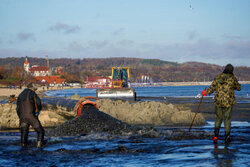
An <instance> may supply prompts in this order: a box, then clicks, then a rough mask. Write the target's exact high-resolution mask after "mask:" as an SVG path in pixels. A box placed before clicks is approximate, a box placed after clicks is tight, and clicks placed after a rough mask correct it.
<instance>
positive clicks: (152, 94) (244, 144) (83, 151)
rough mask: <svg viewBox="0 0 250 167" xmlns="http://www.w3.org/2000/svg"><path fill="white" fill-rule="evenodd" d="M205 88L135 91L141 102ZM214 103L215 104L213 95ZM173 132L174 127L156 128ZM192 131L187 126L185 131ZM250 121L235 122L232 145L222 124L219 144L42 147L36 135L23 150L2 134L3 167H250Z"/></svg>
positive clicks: (73, 140) (161, 141) (16, 137)
mask: <svg viewBox="0 0 250 167" xmlns="http://www.w3.org/2000/svg"><path fill="white" fill-rule="evenodd" d="M204 89H205V86H164V87H135V91H136V93H137V96H138V98H139V99H140V100H156V99H161V100H164V99H168V98H187V99H190V101H191V99H194V98H199V97H200V94H201V92H202V90H204ZM95 92H96V90H95V89H85V88H81V89H67V90H56V91H49V92H46V94H47V95H49V96H57V97H70V96H73V95H74V94H78V95H80V96H83V97H84V96H95V95H96V94H95ZM249 94H250V85H242V91H239V92H238V91H236V97H237V103H250V102H249V99H250V97H249ZM209 100H213V95H211V96H210V98H209ZM154 128H163V129H164V128H165V129H170V130H171V129H172V128H170V127H154ZM180 128H181V129H182V130H186V129H185V128H186V127H180ZM213 128H214V121H211V120H209V121H207V122H206V125H204V126H201V127H194V129H193V131H205V132H208V133H212V132H213ZM249 129H250V122H247V121H233V122H232V130H231V133H232V141H231V143H230V144H225V143H224V138H223V135H222V134H224V128H223V124H222V131H221V135H222V136H221V137H220V138H219V141H218V144H213V142H212V140H211V139H210V138H207V139H192V140H191V139H183V140H181V139H180V140H169V139H168V138H165V137H159V138H157V137H156V138H148V137H134V136H132V137H122V136H121V137H116V138H111V139H110V138H106V137H105V136H103V135H101V134H89V135H84V136H75V137H66V136H65V137H55V138H50V139H46V143H45V146H44V147H43V148H36V147H35V143H36V133H35V132H30V134H29V140H30V145H29V146H28V147H26V148H22V147H20V145H19V141H20V133H19V132H18V131H2V132H0V166H11V167H12V166H40V167H41V166H51V167H55V166H115V167H116V166H118V167H119V166H125V167H133V166H135V167H137V166H139V167H145V166H157V167H158V166H171V167H175V166H177V167H179V166H180V167H182V166H190V167H191V166H192V167H193V166H202V167H205V166H206V167H207V166H211V167H214V166H218V167H224V166H229V167H233V166H235V167H239V166H240V167H249V166H250V130H249Z"/></svg>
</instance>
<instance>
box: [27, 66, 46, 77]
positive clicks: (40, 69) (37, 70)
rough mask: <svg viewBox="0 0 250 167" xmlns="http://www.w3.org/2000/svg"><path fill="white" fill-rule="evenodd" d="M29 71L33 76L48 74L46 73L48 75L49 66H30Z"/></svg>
mask: <svg viewBox="0 0 250 167" xmlns="http://www.w3.org/2000/svg"><path fill="white" fill-rule="evenodd" d="M29 72H31V74H32V75H33V76H48V75H50V72H49V67H47V66H32V67H31V68H30V69H29Z"/></svg>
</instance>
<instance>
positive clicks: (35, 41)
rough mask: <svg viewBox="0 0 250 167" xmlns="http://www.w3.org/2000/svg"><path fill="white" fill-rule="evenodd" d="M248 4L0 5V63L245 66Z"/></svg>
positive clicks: (225, 0) (114, 0)
mask: <svg viewBox="0 0 250 167" xmlns="http://www.w3.org/2000/svg"><path fill="white" fill-rule="evenodd" d="M249 18H250V0H0V57H1V58H3V57H25V56H28V57H39V58H45V56H46V55H48V57H49V58H80V59H83V58H108V57H134V58H145V59H161V60H165V61H172V62H178V63H183V62H188V61H197V62H204V63H210V64H217V65H222V66H224V65H226V64H228V63H231V64H233V65H235V66H248V67H249V66H250V65H249V64H250V21H249Z"/></svg>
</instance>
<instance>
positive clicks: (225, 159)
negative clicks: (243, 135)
mask: <svg viewBox="0 0 250 167" xmlns="http://www.w3.org/2000/svg"><path fill="white" fill-rule="evenodd" d="M235 151H236V150H233V149H230V148H229V144H225V145H224V146H218V144H215V145H214V150H213V151H212V154H213V156H214V159H215V160H216V161H217V162H216V165H217V166H218V167H225V166H228V167H231V166H233V163H234V161H235V160H236V156H235V154H234V152H235Z"/></svg>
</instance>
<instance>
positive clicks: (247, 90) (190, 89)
mask: <svg viewBox="0 0 250 167" xmlns="http://www.w3.org/2000/svg"><path fill="white" fill-rule="evenodd" d="M205 88H208V87H207V86H162V87H135V88H134V89H135V91H136V96H137V97H139V98H140V97H141V98H145V97H146V98H149V97H175V98H182V97H183V98H191V99H190V100H192V98H193V97H197V96H199V95H201V92H202V90H204V89H205ZM235 93H236V98H237V102H239V103H250V85H249V84H245V85H242V90H241V91H235ZM46 94H47V95H48V96H58V97H70V96H73V95H74V94H78V95H80V96H81V97H85V96H96V89H86V88H81V89H65V90H55V91H49V92H46ZM208 98H210V99H211V100H212V98H213V94H212V95H211V96H209V97H208Z"/></svg>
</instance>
